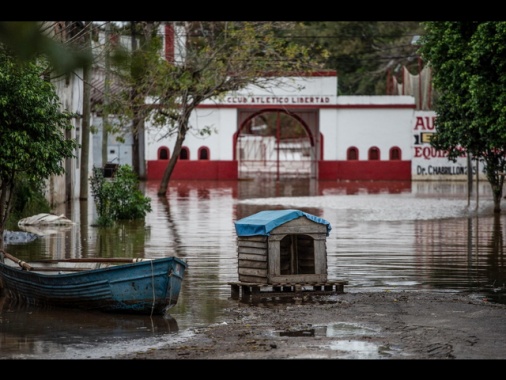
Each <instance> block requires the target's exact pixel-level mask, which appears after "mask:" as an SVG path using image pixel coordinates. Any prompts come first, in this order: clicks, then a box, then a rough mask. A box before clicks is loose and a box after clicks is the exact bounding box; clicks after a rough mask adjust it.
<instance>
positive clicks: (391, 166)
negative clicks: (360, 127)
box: [318, 161, 411, 181]
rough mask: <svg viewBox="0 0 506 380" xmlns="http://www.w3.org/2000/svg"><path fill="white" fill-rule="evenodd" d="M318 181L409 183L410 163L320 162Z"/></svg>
mask: <svg viewBox="0 0 506 380" xmlns="http://www.w3.org/2000/svg"><path fill="white" fill-rule="evenodd" d="M318 179H319V180H322V181H325V180H352V181H353V180H366V181H368V180H371V181H378V180H382V181H409V180H411V161H320V162H319V163H318Z"/></svg>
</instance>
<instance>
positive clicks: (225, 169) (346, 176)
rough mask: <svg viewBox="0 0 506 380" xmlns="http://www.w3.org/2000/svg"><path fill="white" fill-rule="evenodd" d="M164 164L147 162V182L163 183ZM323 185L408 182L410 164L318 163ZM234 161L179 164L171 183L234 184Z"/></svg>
mask: <svg viewBox="0 0 506 380" xmlns="http://www.w3.org/2000/svg"><path fill="white" fill-rule="evenodd" d="M168 163H169V161H167V160H151V161H148V162H147V173H146V178H147V179H148V180H149V179H162V177H163V172H164V171H165V168H166V167H167V164H168ZM318 173H319V175H318V180H322V181H336V180H337V181H340V180H344V181H346V180H350V181H410V180H411V161H320V162H319V163H318ZM237 177H238V166H237V161H192V160H178V162H177V163H176V167H175V169H174V172H173V173H172V176H171V179H176V180H177V179H194V180H236V179H237Z"/></svg>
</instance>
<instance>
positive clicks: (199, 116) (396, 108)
mask: <svg viewBox="0 0 506 380" xmlns="http://www.w3.org/2000/svg"><path fill="white" fill-rule="evenodd" d="M277 79H278V80H279V78H277ZM282 82H283V83H284V85H282V86H279V85H278V84H277V85H276V86H275V87H274V86H273V88H271V89H260V88H255V87H249V88H245V89H244V90H242V91H238V92H237V93H230V94H228V95H227V96H225V97H223V99H222V100H208V101H206V102H204V103H202V104H201V105H200V106H199V107H198V108H197V110H196V112H194V113H193V114H192V116H191V119H190V125H191V126H192V130H191V131H190V133H188V135H187V136H186V139H185V142H184V146H183V150H182V152H181V154H180V157H179V158H178V162H177V164H176V167H175V170H174V172H173V174H172V177H171V178H173V179H206V180H210V179H213V180H233V179H248V178H255V177H257V176H271V177H276V178H289V177H299V178H300V177H307V178H312V179H317V180H330V181H351V180H467V178H468V173H469V172H470V171H471V172H473V171H475V170H476V169H473V168H470V169H469V168H468V162H467V159H466V158H461V159H459V160H457V162H450V161H449V160H448V159H447V158H446V155H445V153H444V152H441V151H436V150H434V149H433V148H432V147H431V146H430V136H431V135H432V134H433V133H434V132H435V123H436V115H435V112H434V111H421V110H419V109H417V106H416V104H415V98H414V97H413V96H407V95H389V96H338V95H337V88H338V85H337V75H336V73H335V72H334V71H325V72H318V73H313V74H311V75H308V76H297V77H286V78H282ZM201 128H210V129H211V130H212V131H213V132H212V133H211V134H210V135H209V136H206V137H202V136H201V135H200V134H199V133H198V131H199V129H201ZM192 131H193V133H192ZM165 134H167V130H164V129H157V128H154V127H152V126H149V125H148V126H147V127H146V136H145V147H144V148H145V154H146V157H145V159H146V177H147V179H161V178H162V176H163V172H164V170H165V168H166V167H167V164H168V160H169V158H170V155H171V149H172V147H173V145H174V142H175V139H174V138H173V137H161V136H164V135H165Z"/></svg>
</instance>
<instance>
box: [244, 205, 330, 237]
mask: <svg viewBox="0 0 506 380" xmlns="http://www.w3.org/2000/svg"><path fill="white" fill-rule="evenodd" d="M301 216H304V217H306V218H308V219H309V220H311V221H313V222H316V223H320V224H324V225H326V226H327V236H329V233H330V230H331V229H332V227H331V226H330V223H329V222H328V221H326V220H325V219H322V218H319V217H317V216H314V215H311V214H308V213H307V212H303V211H300V210H264V211H260V212H257V213H256V214H253V215H250V216H247V217H246V218H243V219H240V220H237V221H236V222H234V223H235V231H236V232H237V236H256V235H264V236H269V234H270V232H271V231H272V230H273V229H275V228H276V227H278V226H280V225H282V224H285V223H287V222H289V221H291V220H293V219H297V218H300V217H301Z"/></svg>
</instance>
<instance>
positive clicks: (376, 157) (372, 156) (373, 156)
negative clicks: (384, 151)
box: [369, 146, 380, 160]
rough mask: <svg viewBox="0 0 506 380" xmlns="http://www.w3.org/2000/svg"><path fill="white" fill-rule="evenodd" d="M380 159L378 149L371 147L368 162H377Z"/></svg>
mask: <svg viewBox="0 0 506 380" xmlns="http://www.w3.org/2000/svg"><path fill="white" fill-rule="evenodd" d="M379 159H380V150H379V148H377V147H375V146H373V147H372V148H370V149H369V160H379Z"/></svg>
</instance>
